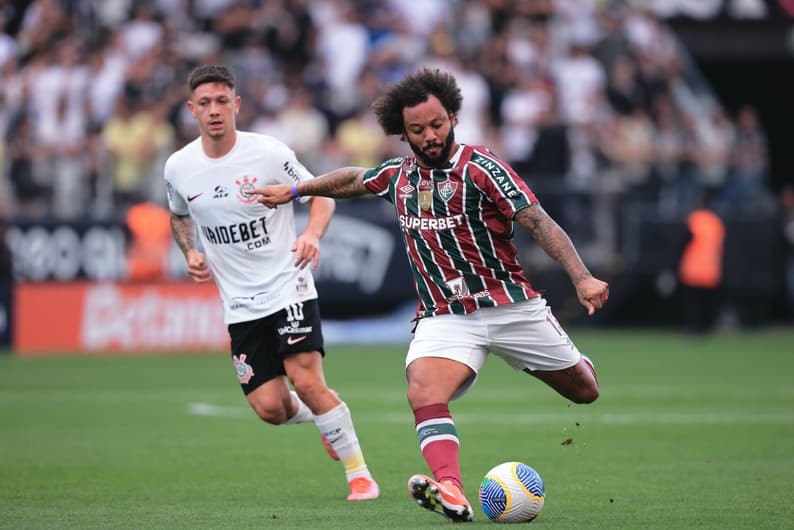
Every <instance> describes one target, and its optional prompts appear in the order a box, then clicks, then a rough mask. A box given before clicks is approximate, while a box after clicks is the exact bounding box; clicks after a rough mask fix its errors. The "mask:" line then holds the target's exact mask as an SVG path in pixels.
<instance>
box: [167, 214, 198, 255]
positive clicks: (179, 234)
mask: <svg viewBox="0 0 794 530" xmlns="http://www.w3.org/2000/svg"><path fill="white" fill-rule="evenodd" d="M171 234H172V235H173V236H174V241H176V244H177V246H178V247H179V249H180V250H181V251H182V253H183V254H186V253H187V251H188V250H190V249H191V248H193V246H194V241H195V229H194V223H193V219H191V218H190V216H180V215H176V214H173V213H172V214H171Z"/></svg>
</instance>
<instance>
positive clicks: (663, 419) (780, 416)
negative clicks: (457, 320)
mask: <svg viewBox="0 0 794 530" xmlns="http://www.w3.org/2000/svg"><path fill="white" fill-rule="evenodd" d="M187 412H188V414H192V415H195V416H214V417H222V418H250V417H251V416H252V414H253V411H251V409H249V408H247V407H232V406H220V405H212V404H210V403H189V404H188V406H187ZM353 414H354V417H355V418H356V420H357V421H366V422H368V423H407V422H411V421H413V416H412V415H411V414H410V413H408V412H405V413H402V412H398V413H395V412H384V413H382V414H372V413H369V414H356V413H355V411H354V412H353ZM572 418H576V419H577V421H586V422H588V423H591V424H602V425H699V424H711V425H722V424H724V425H731V424H738V425H794V412H786V411H780V412H753V411H748V412H707V411H692V412H659V411H647V412H630V413H603V414H598V413H596V414H590V413H587V414H580V415H578V414H573V413H571V412H566V413H559V414H555V413H521V414H510V413H498V412H488V413H472V412H462V413H457V414H455V423H459V424H485V425H515V424H517V423H525V424H527V425H533V424H534V425H556V424H560V423H566V422H570V421H571V419H572Z"/></svg>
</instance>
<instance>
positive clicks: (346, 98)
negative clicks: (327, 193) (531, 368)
mask: <svg viewBox="0 0 794 530" xmlns="http://www.w3.org/2000/svg"><path fill="white" fill-rule="evenodd" d="M641 4H642V2H629V1H596V0H555V1H552V0H433V1H416V0H380V1H376V0H136V1H132V0H34V1H32V2H19V1H17V2H15V1H8V0H5V1H3V0H0V140H2V143H1V144H0V168H2V177H1V178H0V197H2V199H0V209H1V210H0V211H2V212H3V214H4V215H6V216H11V217H13V216H17V217H19V216H44V215H48V216H55V217H59V218H65V219H72V218H77V217H84V216H88V217H93V218H103V217H107V216H111V215H120V214H123V212H124V211H125V210H126V209H127V208H128V207H129V206H131V205H133V204H135V203H138V202H142V201H151V202H155V203H158V204H163V203H164V191H163V180H162V165H163V162H164V160H165V158H166V157H167V156H168V155H169V154H170V153H171V152H172V151H173V150H174V149H176V148H179V147H180V146H182V145H184V144H185V143H186V142H189V141H190V140H192V139H193V138H195V137H196V136H197V130H196V128H195V124H194V121H193V119H192V118H191V117H190V115H189V113H188V111H187V109H186V106H185V104H184V103H185V101H186V99H187V97H188V91H187V87H186V77H187V75H188V73H189V71H190V70H191V69H192V68H193V67H194V66H196V65H197V64H200V63H210V62H223V63H226V64H229V65H231V66H232V67H233V68H234V70H235V72H236V74H237V77H238V87H237V89H238V93H239V94H240V95H241V96H242V99H243V104H242V108H241V111H240V116H239V120H238V123H239V127H240V128H241V129H247V130H252V131H257V132H262V133H267V134H272V135H273V136H276V137H278V138H280V139H282V140H284V141H285V142H286V143H287V144H289V145H290V146H292V147H293V149H295V151H296V152H297V154H298V156H299V158H300V159H301V160H303V161H304V162H305V163H306V165H307V166H308V167H309V168H310V169H311V170H313V171H314V172H315V173H318V174H319V173H322V172H324V171H326V170H330V169H332V168H335V167H339V166H343V165H349V164H356V165H362V166H371V165H373V164H375V163H376V162H377V161H379V160H381V159H383V158H385V157H390V156H393V155H395V154H405V153H407V149H406V146H404V145H401V144H400V142H399V139H397V138H389V139H387V138H384V136H383V134H382V132H381V131H380V129H379V127H378V125H377V123H376V122H375V120H374V117H373V115H372V113H371V112H370V110H369V105H370V103H371V102H372V100H373V98H374V97H375V96H376V95H377V94H378V93H379V92H380V90H381V89H382V87H383V86H384V84H387V83H390V82H393V81H396V80H398V79H399V78H400V77H401V76H402V75H403V74H405V73H407V72H410V71H413V70H414V69H416V68H417V67H419V66H422V65H426V66H437V67H440V68H442V69H445V70H449V71H452V72H453V73H455V75H456V76H457V79H458V82H459V84H460V86H461V88H462V91H463V95H464V104H463V110H462V112H461V115H460V116H459V120H458V121H459V125H458V127H457V129H456V136H457V139H458V140H459V141H461V142H463V143H470V144H485V145H487V146H489V147H491V148H492V150H494V151H495V152H496V153H497V154H498V155H500V156H501V157H502V158H504V159H506V160H508V161H509V162H510V163H512V164H513V165H514V167H515V168H516V169H517V170H518V171H519V173H520V174H521V175H522V176H523V177H524V178H525V179H526V180H527V181H528V182H529V183H530V186H531V187H532V188H533V189H535V190H536V192H537V193H538V194H539V195H540V197H541V200H542V201H544V198H545V200H547V201H548V204H549V205H550V206H549V207H550V209H552V210H555V209H557V210H558V211H556V212H553V213H555V214H557V215H558V216H560V220H561V221H562V222H564V223H566V225H568V227H569V229H571V230H576V227H577V226H578V227H579V228H581V230H582V231H587V230H590V231H595V232H597V233H596V234H592V237H593V238H595V239H597V240H598V241H599V243H600V244H601V245H602V246H604V247H606V248H609V247H610V246H612V245H610V239H611V238H614V221H615V217H616V216H617V213H616V211H617V206H616V205H617V204H618V202H619V201H622V200H624V198H625V197H635V198H637V199H638V200H643V201H646V202H645V204H647V205H648V206H649V207H652V208H655V209H657V210H658V214H659V215H660V216H665V217H676V216H678V217H683V216H684V215H685V214H686V213H687V212H688V211H689V209H690V208H691V206H692V205H693V204H695V203H696V202H697V200H698V196H699V194H700V193H701V192H702V191H704V190H708V191H710V192H712V195H714V196H716V202H715V208H717V209H718V210H719V211H721V212H722V213H724V214H726V215H730V214H732V213H735V212H740V211H742V209H753V210H755V209H757V208H758V207H759V206H760V207H764V206H765V205H767V206H768V205H769V195H770V193H769V190H768V189H767V186H766V184H765V178H766V171H767V165H768V164H767V160H768V154H767V147H766V141H765V138H764V132H763V130H762V128H761V127H760V124H759V120H758V117H757V116H756V113H755V112H754V110H753V109H752V108H750V107H745V108H742V109H740V110H739V111H738V112H737V113H735V115H734V114H731V113H728V112H726V110H725V109H723V108H722V107H721V106H720V104H719V102H718V101H717V100H716V98H715V97H714V95H713V92H712V91H711V89H710V88H709V87H708V86H707V85H706V84H705V83H704V82H702V80H701V78H700V77H699V75H698V71H697V69H696V68H695V67H693V65H692V63H691V60H690V59H689V56H688V55H687V53H686V51H685V50H683V49H682V48H681V46H680V45H679V43H678V41H677V40H676V38H675V37H674V35H673V34H672V33H671V31H670V30H669V29H668V28H667V27H666V26H665V25H664V24H663V23H661V22H660V21H659V20H658V19H657V18H655V17H654V16H653V15H652V14H651V13H650V12H649V11H647V10H645V9H643V8H642V7H640V6H641ZM571 201H573V202H571ZM582 237H584V236H582Z"/></svg>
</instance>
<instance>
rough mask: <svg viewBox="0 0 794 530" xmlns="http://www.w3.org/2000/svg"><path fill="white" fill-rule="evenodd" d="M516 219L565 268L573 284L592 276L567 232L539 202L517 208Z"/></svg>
mask: <svg viewBox="0 0 794 530" xmlns="http://www.w3.org/2000/svg"><path fill="white" fill-rule="evenodd" d="M516 221H518V223H519V224H520V225H521V226H523V227H524V228H525V229H526V230H527V231H528V232H529V233H530V235H532V237H533V238H534V239H535V241H537V242H538V244H539V245H540V246H541V248H543V250H545V251H546V254H548V255H549V256H551V257H552V258H553V259H554V261H556V262H557V263H559V264H560V265H561V266H562V268H563V269H565V272H567V273H568V276H569V277H570V278H571V282H572V283H573V284H574V285H576V284H577V283H579V282H580V281H582V280H584V279H586V278H590V277H592V274H590V271H589V270H587V267H585V264H584V262H582V258H580V257H579V254H578V253H577V252H576V248H574V246H573V243H572V242H571V239H570V238H569V237H568V234H566V233H565V230H563V229H562V228H561V227H560V225H558V224H557V223H556V222H555V221H554V219H552V218H551V217H549V214H547V213H546V211H545V210H544V209H543V207H541V205H540V204H531V205H530V206H528V207H527V208H522V209H521V210H519V211H518V213H517V214H516Z"/></svg>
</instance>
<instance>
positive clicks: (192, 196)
mask: <svg viewBox="0 0 794 530" xmlns="http://www.w3.org/2000/svg"><path fill="white" fill-rule="evenodd" d="M202 195H204V192H201V193H196V194H195V195H188V196H187V202H193V201H195V200H196V199H198V198H199V197H201V196H202Z"/></svg>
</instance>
